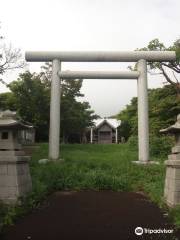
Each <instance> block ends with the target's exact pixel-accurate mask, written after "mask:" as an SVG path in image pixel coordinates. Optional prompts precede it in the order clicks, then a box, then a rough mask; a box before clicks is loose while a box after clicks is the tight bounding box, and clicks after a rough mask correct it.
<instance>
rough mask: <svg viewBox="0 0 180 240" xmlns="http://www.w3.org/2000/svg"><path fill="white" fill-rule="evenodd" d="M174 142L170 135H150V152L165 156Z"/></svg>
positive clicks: (153, 154) (152, 154) (154, 154)
mask: <svg viewBox="0 0 180 240" xmlns="http://www.w3.org/2000/svg"><path fill="white" fill-rule="evenodd" d="M173 144H174V140H173V137H171V136H160V137H157V136H154V135H150V154H151V156H155V157H157V156H158V157H167V155H168V154H170V152H171V148H172V146H173Z"/></svg>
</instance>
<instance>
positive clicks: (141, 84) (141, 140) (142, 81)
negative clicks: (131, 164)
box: [137, 59, 150, 164]
mask: <svg viewBox="0 0 180 240" xmlns="http://www.w3.org/2000/svg"><path fill="white" fill-rule="evenodd" d="M137 70H138V72H139V77H138V81H137V85H138V87H137V89H138V90H137V91H138V147H139V161H138V163H142V164H147V163H149V162H150V161H149V160H150V159H149V120H148V119H149V117H148V86H147V63H146V60H144V59H141V60H139V61H138V63H137Z"/></svg>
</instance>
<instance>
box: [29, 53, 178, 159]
mask: <svg viewBox="0 0 180 240" xmlns="http://www.w3.org/2000/svg"><path fill="white" fill-rule="evenodd" d="M25 58H26V60H27V61H29V62H50V61H51V62H52V82H51V103H50V128H49V158H50V159H51V160H58V159H59V142H60V86H61V79H68V78H69V79H137V92H138V146H139V161H138V162H139V163H149V162H150V161H149V160H150V159H149V119H148V92H147V89H148V88H147V61H149V62H162V61H167V62H168V61H175V60H176V54H175V52H174V51H134V52H128V51H121V52H118V51H116V52H107V51H106V52H104V51H100V52H90V51H88V52H26V54H25ZM61 62H137V71H113V72H112V71H83V72H82V71H61Z"/></svg>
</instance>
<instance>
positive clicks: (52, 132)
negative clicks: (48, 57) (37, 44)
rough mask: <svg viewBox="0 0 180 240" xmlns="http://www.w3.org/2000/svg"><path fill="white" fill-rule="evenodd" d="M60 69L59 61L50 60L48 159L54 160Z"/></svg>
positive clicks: (57, 130) (58, 117)
mask: <svg viewBox="0 0 180 240" xmlns="http://www.w3.org/2000/svg"><path fill="white" fill-rule="evenodd" d="M60 70H61V62H60V61H59V60H58V59H54V60H53V61H52V81H51V101H50V128H49V159H51V160H54V161H56V160H58V159H59V142H60V141H59V140H60V99H61V79H60V77H59V76H58V72H59V71H60Z"/></svg>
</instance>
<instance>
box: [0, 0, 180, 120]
mask: <svg viewBox="0 0 180 240" xmlns="http://www.w3.org/2000/svg"><path fill="white" fill-rule="evenodd" d="M179 9H180V1H179V0H151V1H148V0H30V1H24V0H14V1H12V0H6V1H1V7H0V21H1V27H2V29H1V32H2V34H3V35H4V36H5V37H6V41H7V42H11V43H12V44H13V46H14V47H16V48H20V49H22V52H23V53H24V51H26V50H33V51H34V50H39V51H40V50H58V51H61V50H62V51H65V50H68V51H70V50H74V51H78V50H88V51H93V50H105V51H109V50H113V51H116V50H117V51H121V50H123V51H125V50H134V49H136V48H141V47H144V46H147V44H148V42H149V41H150V40H152V39H154V38H159V39H160V41H162V42H163V43H164V44H165V45H166V46H169V45H171V44H172V43H173V42H174V41H175V40H176V39H177V38H179V37H180V34H179V32H178V29H179V25H180V14H179ZM40 65H43V63H42V64H37V63H31V64H29V67H28V69H29V70H31V71H39V69H40ZM128 65H130V64H129V63H128V64H123V63H63V65H62V69H63V70H67V69H69V70H120V69H122V70H125V69H126V68H127V66H128ZM16 76H17V75H15V73H11V74H9V75H6V76H4V80H6V81H12V80H15V79H16ZM163 81H164V80H163V79H162V78H160V77H159V76H149V82H148V84H149V87H150V88H155V87H159V86H162V82H163ZM0 91H1V92H2V91H5V88H4V87H3V86H2V85H0ZM82 92H83V93H84V94H85V100H87V101H89V103H90V105H91V107H92V109H94V110H95V112H96V113H97V114H100V115H101V116H102V117H103V116H109V115H112V114H116V113H118V112H119V111H120V110H121V109H123V108H124V107H125V105H126V104H128V103H129V102H130V99H131V98H132V97H133V96H136V95H137V94H136V92H137V89H136V81H135V80H130V81H127V80H84V83H83V87H82Z"/></svg>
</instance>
